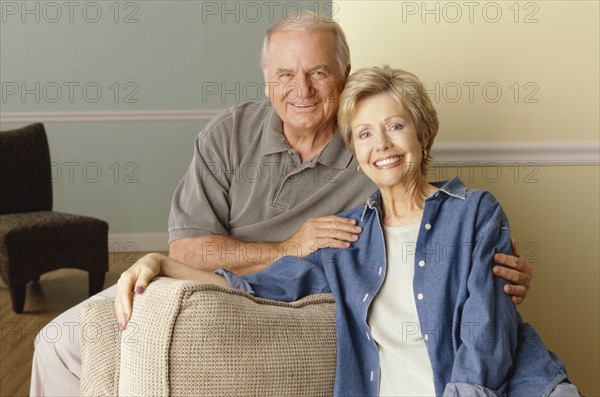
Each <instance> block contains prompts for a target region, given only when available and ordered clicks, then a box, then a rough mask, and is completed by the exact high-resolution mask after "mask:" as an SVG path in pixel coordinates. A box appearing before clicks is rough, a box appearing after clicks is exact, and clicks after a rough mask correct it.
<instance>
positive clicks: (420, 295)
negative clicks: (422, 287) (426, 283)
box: [417, 292, 423, 301]
mask: <svg viewBox="0 0 600 397" xmlns="http://www.w3.org/2000/svg"><path fill="white" fill-rule="evenodd" d="M417 299H418V300H420V301H422V300H423V294H422V293H420V292H419V293H418V294H417Z"/></svg>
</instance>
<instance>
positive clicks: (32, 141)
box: [0, 123, 108, 313]
mask: <svg viewBox="0 0 600 397" xmlns="http://www.w3.org/2000/svg"><path fill="white" fill-rule="evenodd" d="M0 178H1V179H0V244H1V248H0V273H1V275H2V279H3V280H4V282H5V283H6V284H7V285H8V287H9V289H10V296H11V299H12V306H13V310H14V311H15V312H16V313H22V312H23V307H24V305H25V287H26V285H27V283H28V282H29V281H37V280H38V279H39V277H40V276H41V275H42V274H44V273H46V272H49V271H51V270H56V269H60V268H67V267H68V268H76V269H81V270H85V271H87V272H88V273H89V293H90V295H93V294H95V293H97V292H99V291H100V290H102V286H103V284H104V276H105V273H106V271H107V270H108V224H107V223H106V222H104V221H102V220H99V219H96V218H91V217H87V216H78V215H70V214H64V213H60V212H54V211H52V180H51V169H50V151H49V148H48V140H47V138H46V131H45V130H44V126H43V125H42V124H39V123H38V124H32V125H29V126H27V127H23V128H20V129H17V130H12V131H3V132H0Z"/></svg>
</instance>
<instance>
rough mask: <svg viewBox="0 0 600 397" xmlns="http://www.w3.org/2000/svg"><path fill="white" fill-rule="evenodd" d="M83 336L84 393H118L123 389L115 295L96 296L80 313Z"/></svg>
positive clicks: (80, 332) (81, 387) (114, 394)
mask: <svg viewBox="0 0 600 397" xmlns="http://www.w3.org/2000/svg"><path fill="white" fill-rule="evenodd" d="M79 338H80V340H81V368H82V370H83V374H82V377H81V383H80V389H79V392H80V395H81V396H90V397H91V396H98V397H99V396H107V397H108V396H110V397H113V396H116V395H117V391H118V390H119V385H118V382H119V355H120V349H119V344H120V342H121V338H120V335H119V330H118V328H117V315H116V313H115V306H114V301H113V300H112V299H99V300H94V301H92V302H90V303H88V304H87V305H85V306H84V307H83V310H82V312H81V314H80V316H79Z"/></svg>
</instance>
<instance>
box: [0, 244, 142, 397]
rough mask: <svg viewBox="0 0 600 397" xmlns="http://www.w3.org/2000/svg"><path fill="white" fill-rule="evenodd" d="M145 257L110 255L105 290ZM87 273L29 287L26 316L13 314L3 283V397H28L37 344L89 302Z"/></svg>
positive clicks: (70, 272) (49, 277) (58, 274)
mask: <svg viewBox="0 0 600 397" xmlns="http://www.w3.org/2000/svg"><path fill="white" fill-rule="evenodd" d="M143 255H144V253H136V254H132V253H115V252H111V253H110V254H109V261H110V264H109V272H108V273H107V274H106V282H105V283H104V287H105V288H106V287H109V286H111V285H113V284H115V283H116V282H117V280H118V278H119V276H120V274H121V273H122V272H123V270H125V269H127V268H128V267H129V266H131V264H132V263H133V262H135V261H136V260H137V259H138V258H139V257H141V256H143ZM87 285H88V281H87V273H86V272H83V271H81V270H75V269H62V270H57V271H54V272H50V273H47V274H45V275H43V276H42V277H41V278H40V281H39V283H30V284H29V285H28V286H27V296H26V298H25V312H24V313H23V314H15V313H14V312H13V311H12V306H11V302H10V294H9V292H8V288H7V287H6V285H5V284H4V283H3V282H1V281H0V325H1V340H0V396H1V397H9V396H10V397H12V396H28V395H29V377H30V373H31V358H32V355H33V341H34V339H35V337H36V335H37V333H38V332H39V330H40V329H41V328H42V327H44V326H45V325H46V324H48V323H49V322H50V321H52V319H53V318H54V317H56V316H57V315H59V314H60V313H62V312H63V311H65V310H67V309H69V308H70V307H72V306H74V305H76V304H78V303H79V302H81V301H83V300H84V299H86V298H87V293H88V291H87Z"/></svg>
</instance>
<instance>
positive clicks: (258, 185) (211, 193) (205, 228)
mask: <svg viewBox="0 0 600 397" xmlns="http://www.w3.org/2000/svg"><path fill="white" fill-rule="evenodd" d="M356 166H357V162H356V160H355V159H354V157H353V156H352V154H351V153H350V152H349V151H348V149H347V148H346V146H345V145H344V142H343V141H342V139H341V137H340V136H339V135H338V134H335V136H334V138H333V139H332V140H331V141H330V142H329V143H328V144H327V146H326V147H325V148H324V149H323V150H322V151H321V153H319V154H318V155H316V156H315V157H314V158H312V159H311V160H309V161H305V162H304V163H300V157H299V156H298V154H297V153H296V151H295V150H293V149H290V147H289V146H288V145H287V143H286V141H285V137H284V135H283V128H282V121H281V119H280V118H279V116H277V114H276V113H275V111H274V110H273V107H272V106H271V104H270V103H269V102H256V103H248V104H244V105H239V106H235V107H232V108H230V109H227V110H225V111H223V112H222V113H221V114H219V115H218V116H216V117H215V118H214V119H213V120H211V121H210V122H209V123H208V124H207V125H206V127H205V128H204V129H203V130H202V131H201V132H200V134H199V135H198V137H197V138H196V142H195V148H194V157H193V160H192V163H191V165H190V167H189V169H188V171H187V173H186V174H185V175H184V177H183V179H182V180H181V182H180V183H179V185H178V186H177V189H176V190H175V194H174V196H173V202H172V205H171V213H170V215H169V240H170V241H171V240H176V239H181V238H189V237H199V236H204V235H208V234H221V235H228V236H231V237H233V238H235V239H238V240H242V241H256V242H277V241H283V240H286V239H287V238H289V237H291V236H292V235H293V234H294V233H295V232H296V231H297V230H298V229H299V228H300V226H302V224H304V222H306V220H308V219H309V218H313V217H318V216H324V215H333V214H336V213H338V212H341V211H343V210H346V209H350V208H353V207H356V206H359V205H363V204H364V203H365V202H366V200H367V198H368V197H369V196H370V195H371V194H372V193H373V192H374V191H375V189H376V187H375V185H374V184H373V183H372V182H371V181H370V180H369V179H368V178H367V177H366V176H365V175H363V174H360V173H358V172H357V171H356Z"/></svg>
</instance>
